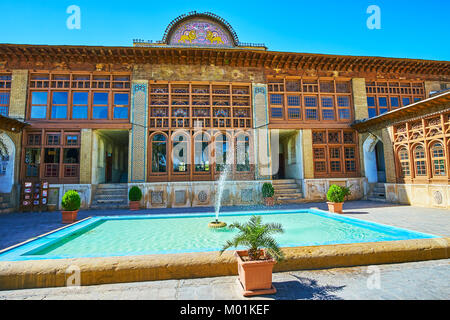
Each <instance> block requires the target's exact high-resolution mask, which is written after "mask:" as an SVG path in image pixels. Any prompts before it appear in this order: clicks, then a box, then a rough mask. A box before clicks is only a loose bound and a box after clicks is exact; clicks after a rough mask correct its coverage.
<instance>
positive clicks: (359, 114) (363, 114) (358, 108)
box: [352, 78, 369, 177]
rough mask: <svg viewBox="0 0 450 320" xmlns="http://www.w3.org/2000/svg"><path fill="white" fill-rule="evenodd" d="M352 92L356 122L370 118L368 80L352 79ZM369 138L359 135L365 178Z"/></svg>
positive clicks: (361, 165)
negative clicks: (365, 159) (367, 140)
mask: <svg viewBox="0 0 450 320" xmlns="http://www.w3.org/2000/svg"><path fill="white" fill-rule="evenodd" d="M352 90H353V104H354V112H355V120H362V119H367V118H369V110H368V108H367V92H366V79H364V78H353V79H352ZM366 138H367V135H361V134H358V141H359V167H360V168H361V169H360V172H361V177H364V176H365V172H364V151H363V147H362V146H363V143H364V140H365V139H366Z"/></svg>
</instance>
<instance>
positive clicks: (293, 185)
mask: <svg viewBox="0 0 450 320" xmlns="http://www.w3.org/2000/svg"><path fill="white" fill-rule="evenodd" d="M298 187H299V186H298V184H296V183H287V184H280V185H274V186H273V188H274V189H275V190H281V189H297V188H298Z"/></svg>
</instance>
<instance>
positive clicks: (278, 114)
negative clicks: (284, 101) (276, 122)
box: [271, 108, 283, 118]
mask: <svg viewBox="0 0 450 320" xmlns="http://www.w3.org/2000/svg"><path fill="white" fill-rule="evenodd" d="M271 113H272V118H283V109H282V108H271Z"/></svg>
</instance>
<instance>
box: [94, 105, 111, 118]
mask: <svg viewBox="0 0 450 320" xmlns="http://www.w3.org/2000/svg"><path fill="white" fill-rule="evenodd" d="M92 117H93V118H94V119H108V107H94V108H93V110H92Z"/></svg>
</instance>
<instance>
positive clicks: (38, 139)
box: [22, 130, 80, 183]
mask: <svg viewBox="0 0 450 320" xmlns="http://www.w3.org/2000/svg"><path fill="white" fill-rule="evenodd" d="M22 157H23V158H22V159H23V161H22V166H23V170H22V178H36V179H44V178H45V179H48V180H49V182H51V183H78V182H79V171H80V132H79V131H77V130H73V131H72V130H41V131H25V133H24V151H23V154H22Z"/></svg>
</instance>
